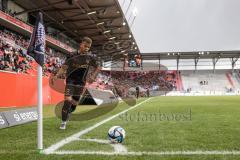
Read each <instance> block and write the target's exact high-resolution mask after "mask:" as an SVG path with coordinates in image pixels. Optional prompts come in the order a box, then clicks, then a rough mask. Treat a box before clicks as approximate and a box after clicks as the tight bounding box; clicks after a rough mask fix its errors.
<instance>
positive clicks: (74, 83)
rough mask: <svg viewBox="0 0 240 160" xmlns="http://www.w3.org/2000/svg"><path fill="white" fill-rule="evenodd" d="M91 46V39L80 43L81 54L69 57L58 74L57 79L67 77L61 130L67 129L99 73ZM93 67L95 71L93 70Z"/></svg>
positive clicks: (87, 38)
mask: <svg viewBox="0 0 240 160" xmlns="http://www.w3.org/2000/svg"><path fill="white" fill-rule="evenodd" d="M91 45H92V40H91V39H90V38H89V37H84V38H83V40H82V42H81V43H80V49H79V53H78V54H72V55H71V56H70V57H68V58H67V60H66V62H65V63H64V65H62V67H61V68H60V70H59V71H58V73H57V74H56V77H61V76H62V75H66V87H65V93H64V95H65V97H64V104H63V107H62V123H61V125H60V129H63V130H64V129H66V124H67V120H69V118H70V114H71V113H72V112H74V111H75V109H76V106H77V105H78V104H79V102H81V101H83V99H84V96H85V95H84V93H85V91H86V87H85V85H86V82H90V83H91V82H93V81H94V79H95V77H96V75H97V72H98V71H99V67H98V65H97V62H96V60H95V58H94V56H93V55H92V54H91V53H90V52H89V50H90V48H91ZM91 67H92V68H94V69H92V70H91V69H90V68H91Z"/></svg>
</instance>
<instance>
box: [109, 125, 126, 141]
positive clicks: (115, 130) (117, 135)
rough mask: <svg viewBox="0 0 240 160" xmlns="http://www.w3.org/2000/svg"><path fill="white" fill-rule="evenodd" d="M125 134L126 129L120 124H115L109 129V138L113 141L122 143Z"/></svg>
mask: <svg viewBox="0 0 240 160" xmlns="http://www.w3.org/2000/svg"><path fill="white" fill-rule="evenodd" d="M125 136H126V134H125V130H124V129H123V128H122V127H120V126H113V127H111V128H110V129H109V131H108V138H109V140H110V141H111V142H112V143H122V142H123V140H124V138H125Z"/></svg>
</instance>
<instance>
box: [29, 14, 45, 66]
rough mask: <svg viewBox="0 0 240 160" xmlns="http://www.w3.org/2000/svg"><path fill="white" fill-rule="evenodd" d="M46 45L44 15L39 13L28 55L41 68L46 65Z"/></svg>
mask: <svg viewBox="0 0 240 160" xmlns="http://www.w3.org/2000/svg"><path fill="white" fill-rule="evenodd" d="M45 44H46V42H45V28H44V25H43V16H42V13H41V12H39V14H38V16H37V20H36V23H35V26H34V29H33V32H32V36H31V39H30V43H29V46H28V49H27V53H28V54H29V55H30V56H31V57H33V58H34V59H35V61H36V62H37V63H38V64H39V65H40V66H43V64H44V53H45Z"/></svg>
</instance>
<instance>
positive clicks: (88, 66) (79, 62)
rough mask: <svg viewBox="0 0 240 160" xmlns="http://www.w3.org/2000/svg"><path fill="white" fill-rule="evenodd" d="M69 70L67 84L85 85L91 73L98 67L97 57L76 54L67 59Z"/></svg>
mask: <svg viewBox="0 0 240 160" xmlns="http://www.w3.org/2000/svg"><path fill="white" fill-rule="evenodd" d="M65 64H66V65H67V66H68V68H67V73H66V82H67V83H77V84H82V83H85V81H86V77H87V75H88V74H89V72H92V71H93V69H96V68H97V67H98V63H97V61H96V59H95V57H94V56H93V55H91V54H86V55H77V54H74V55H72V56H70V57H68V58H67V60H66V63H65Z"/></svg>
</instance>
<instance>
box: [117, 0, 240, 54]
mask: <svg viewBox="0 0 240 160" xmlns="http://www.w3.org/2000/svg"><path fill="white" fill-rule="evenodd" d="M129 2H130V0H119V3H120V4H121V5H122V8H123V11H124V12H125V13H126V8H127V6H128V4H129ZM134 7H136V8H137V9H138V14H137V17H136V19H135V21H134V24H133V26H132V31H133V34H134V37H135V39H136V41H137V43H138V46H139V48H140V51H141V52H142V53H144V52H171V51H174V52H177V51H207V50H240V18H239V16H240V9H239V8H240V0H133V1H132V5H131V7H130V11H129V12H128V13H127V14H126V17H127V19H130V20H129V21H131V20H132V19H131V18H132V17H133V16H132V17H130V15H131V13H132V11H131V10H132V9H133V8H134ZM128 17H130V18H128ZM129 23H130V22H129Z"/></svg>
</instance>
